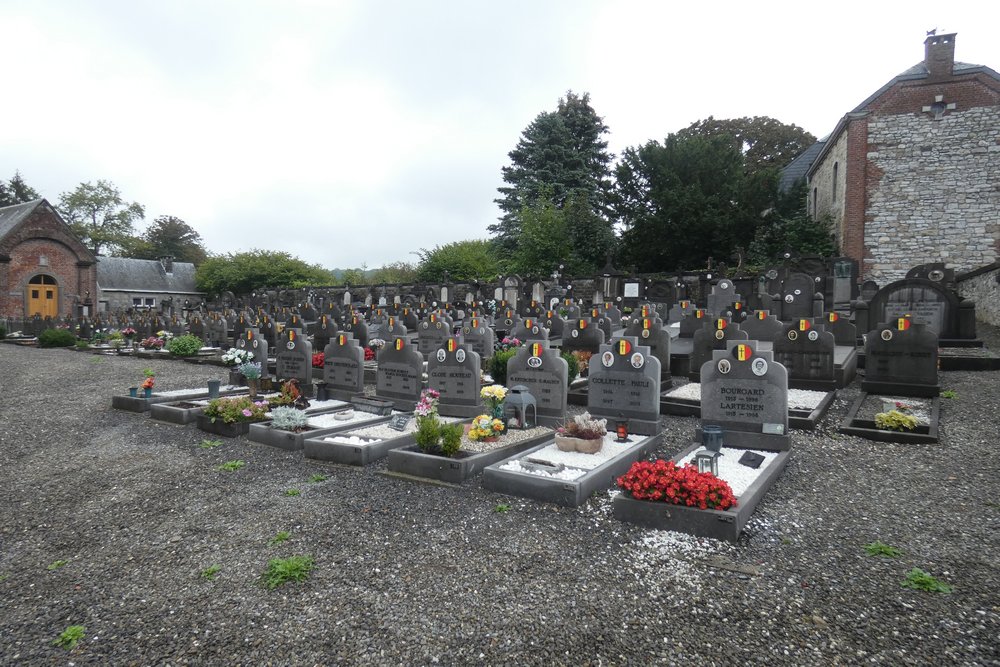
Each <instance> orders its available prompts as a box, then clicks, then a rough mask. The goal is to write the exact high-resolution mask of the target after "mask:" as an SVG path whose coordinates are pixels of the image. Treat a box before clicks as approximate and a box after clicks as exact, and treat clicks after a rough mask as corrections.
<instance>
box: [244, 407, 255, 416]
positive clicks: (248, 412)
mask: <svg viewBox="0 0 1000 667" xmlns="http://www.w3.org/2000/svg"><path fill="white" fill-rule="evenodd" d="M243 416H244V417H252V416H253V413H252V412H250V408H243Z"/></svg>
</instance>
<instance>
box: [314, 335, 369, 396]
mask: <svg viewBox="0 0 1000 667" xmlns="http://www.w3.org/2000/svg"><path fill="white" fill-rule="evenodd" d="M323 379H324V380H325V381H326V384H327V388H328V390H329V392H330V393H331V394H332V395H333V397H334V398H336V399H339V400H341V401H349V400H351V397H352V396H355V395H356V394H363V393H364V391H365V351H364V348H362V347H361V346H360V345H358V342H357V341H356V340H354V336H352V335H351V334H349V333H340V334H334V336H333V338H331V339H330V342H329V343H328V344H327V346H326V348H325V349H324V350H323Z"/></svg>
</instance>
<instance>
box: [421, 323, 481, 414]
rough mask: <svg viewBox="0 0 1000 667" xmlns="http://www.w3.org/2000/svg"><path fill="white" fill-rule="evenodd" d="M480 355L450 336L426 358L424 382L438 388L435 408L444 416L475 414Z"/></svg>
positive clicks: (479, 411)
mask: <svg viewBox="0 0 1000 667" xmlns="http://www.w3.org/2000/svg"><path fill="white" fill-rule="evenodd" d="M479 376H480V359H479V355H478V354H476V353H475V352H473V351H472V348H471V347H470V346H469V345H466V344H464V343H462V341H461V339H460V338H455V337H451V338H448V339H447V340H445V342H444V344H443V345H442V346H441V347H439V348H438V349H437V350H436V351H434V352H433V353H432V354H431V356H430V358H428V360H427V386H428V387H430V388H432V389H437V390H438V391H439V392H441V398H440V402H439V403H438V412H439V413H440V414H441V415H443V416H445V417H475V416H476V415H478V414H480V413H481V412H482V406H481V405H480V403H479V388H480V385H481V382H480V379H479Z"/></svg>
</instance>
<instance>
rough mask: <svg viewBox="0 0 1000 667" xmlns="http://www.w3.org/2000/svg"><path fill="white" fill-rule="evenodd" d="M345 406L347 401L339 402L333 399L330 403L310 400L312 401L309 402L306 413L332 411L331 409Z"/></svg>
mask: <svg viewBox="0 0 1000 667" xmlns="http://www.w3.org/2000/svg"><path fill="white" fill-rule="evenodd" d="M345 405H347V402H346V401H338V400H333V399H331V400H329V401H314V400H311V399H310V401H309V407H308V408H306V412H308V413H312V412H319V411H321V410H327V409H331V408H339V407H343V406H345Z"/></svg>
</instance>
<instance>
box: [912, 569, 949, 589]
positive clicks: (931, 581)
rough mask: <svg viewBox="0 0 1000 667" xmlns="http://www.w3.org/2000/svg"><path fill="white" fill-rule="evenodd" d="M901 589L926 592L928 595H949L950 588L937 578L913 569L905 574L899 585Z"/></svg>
mask: <svg viewBox="0 0 1000 667" xmlns="http://www.w3.org/2000/svg"><path fill="white" fill-rule="evenodd" d="M899 585H900V586H902V587H903V588H912V589H913V590H917V591H927V592H928V593H951V591H952V587H951V586H949V585H948V584H946V583H944V582H943V581H941V580H940V579H938V578H937V577H932V576H931V575H930V574H928V573H927V572H924V571H923V570H921V569H920V568H919V567H915V568H913V569H912V570H910V571H909V572H908V573H907V574H906V579H904V580H903V581H902V582H901V583H900V584H899Z"/></svg>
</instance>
